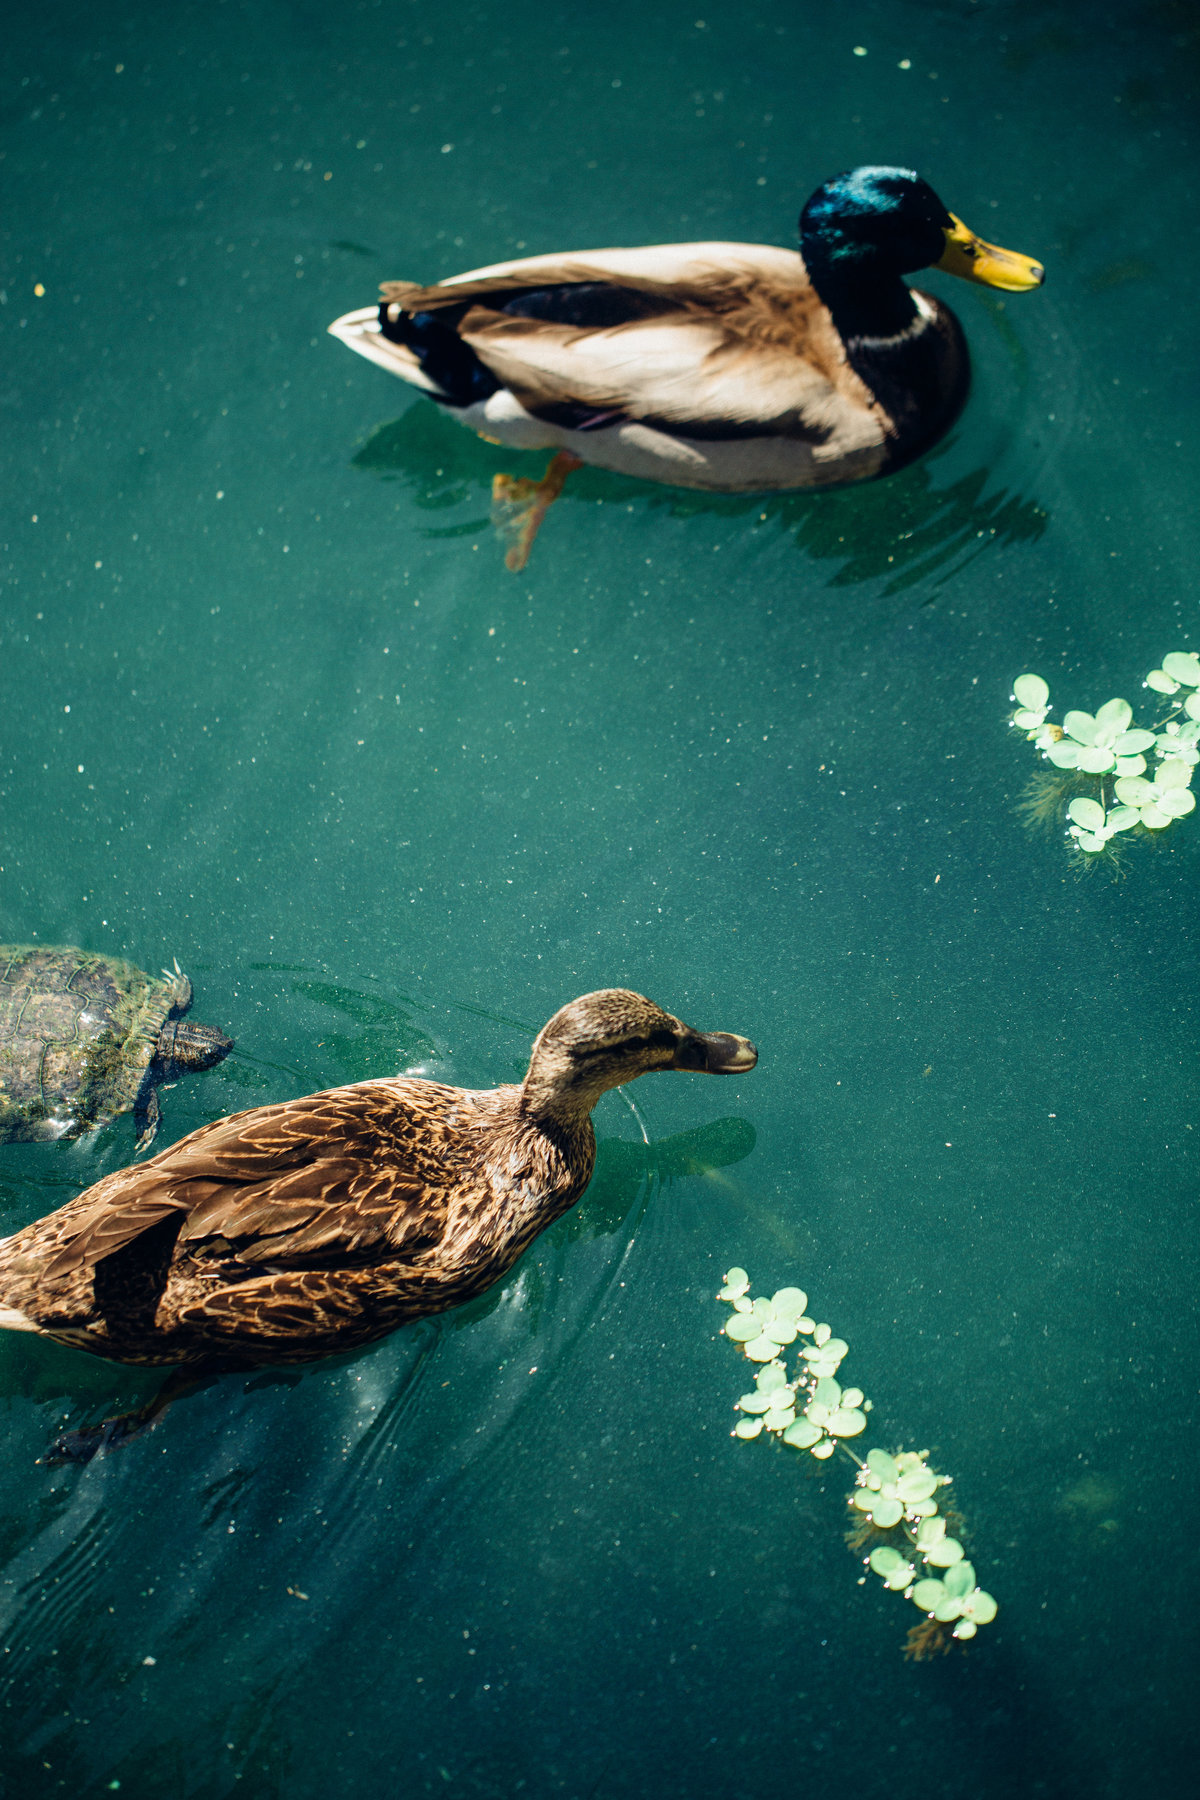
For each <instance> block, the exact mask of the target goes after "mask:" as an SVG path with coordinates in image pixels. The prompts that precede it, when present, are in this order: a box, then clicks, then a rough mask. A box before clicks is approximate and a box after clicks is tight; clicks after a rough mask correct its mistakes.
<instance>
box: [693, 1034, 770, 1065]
mask: <svg viewBox="0 0 1200 1800" xmlns="http://www.w3.org/2000/svg"><path fill="white" fill-rule="evenodd" d="M757 1061H758V1051H757V1050H756V1049H755V1048H754V1045H753V1044H752V1043H751V1042H750V1039H749V1038H744V1037H734V1036H733V1034H732V1032H728V1031H708V1032H703V1031H698V1032H697V1033H696V1034H695V1036H694V1037H689V1038H686V1039H685V1040H684V1042H683V1043H682V1044H680V1046H679V1049H678V1050H677V1051H676V1053H675V1067H676V1068H677V1069H697V1070H702V1071H703V1072H704V1073H705V1074H707V1075H739V1074H742V1073H744V1072H745V1071H746V1070H747V1069H752V1068H753V1067H754V1065H755V1063H756V1062H757Z"/></svg>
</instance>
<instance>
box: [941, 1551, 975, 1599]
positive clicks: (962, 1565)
mask: <svg viewBox="0 0 1200 1800" xmlns="http://www.w3.org/2000/svg"><path fill="white" fill-rule="evenodd" d="M942 1580H943V1581H944V1582H945V1584H946V1592H947V1593H948V1594H953V1595H954V1596H955V1598H956V1599H958V1600H961V1599H962V1597H963V1595H964V1594H969V1593H970V1592H971V1589H972V1588H973V1587H974V1586H975V1569H974V1566H973V1565H972V1564H971V1563H969V1562H968V1561H967V1559H966V1557H965V1556H964V1557H963V1559H962V1561H961V1562H956V1563H955V1564H954V1567H953V1568H951V1569H948V1570H947V1571H946V1573H945V1574H944V1575H943V1576H942Z"/></svg>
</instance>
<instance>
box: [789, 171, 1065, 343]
mask: <svg viewBox="0 0 1200 1800" xmlns="http://www.w3.org/2000/svg"><path fill="white" fill-rule="evenodd" d="M800 249H801V253H802V255H803V257H804V263H805V267H806V268H807V270H808V273H809V277H810V279H811V281H812V284H813V286H814V287H815V288H816V290H817V292H818V293H819V294H820V296H821V298H822V299H823V300H824V301H825V303H826V305H827V306H828V307H829V308H830V310H831V311H832V312H833V313H834V314H835V317H837V316H838V315H839V314H841V315H845V314H846V313H848V312H858V313H861V314H863V315H864V318H863V325H864V328H866V329H870V328H872V327H874V328H876V329H878V328H883V329H888V328H890V329H897V328H899V326H900V325H902V324H903V323H904V322H905V321H906V320H907V319H908V318H911V316H912V307H911V302H907V303H905V302H904V301H903V299H902V298H901V296H900V295H899V294H898V293H897V290H900V289H903V287H904V284H903V282H902V281H901V280H900V277H901V276H902V275H911V274H912V273H913V272H914V271H915V270H917V269H928V268H938V269H945V270H946V272H947V273H948V274H950V275H959V276H961V277H962V278H963V279H964V280H966V281H978V282H982V283H983V284H984V285H985V286H987V287H996V288H1005V289H1007V290H1008V291H1009V292H1012V293H1019V292H1022V291H1024V290H1025V289H1028V288H1035V287H1040V286H1041V284H1042V281H1043V279H1044V271H1043V269H1042V266H1041V264H1040V263H1036V262H1034V261H1033V260H1032V259H1031V258H1030V257H1028V256H1021V255H1018V254H1017V253H1016V252H1014V251H1012V250H1000V249H998V248H997V247H996V246H995V245H994V244H988V243H985V242H984V240H983V239H982V238H980V237H977V236H976V235H975V233H974V232H973V231H970V230H969V229H968V228H967V226H965V225H964V224H963V222H962V220H961V219H957V218H955V216H954V214H953V213H952V212H949V211H947V209H946V207H945V206H944V205H943V204H942V202H941V201H940V200H939V199H938V197H937V195H936V194H935V193H934V191H933V189H932V188H931V187H930V185H929V183H928V182H927V181H922V180H921V177H920V176H919V175H917V174H915V173H914V172H913V170H911V169H889V168H875V167H868V168H862V169H850V170H848V171H847V172H846V173H845V174H842V175H835V176H834V177H833V179H832V181H826V182H824V183H823V184H822V185H821V186H820V187H819V188H818V189H817V191H816V193H815V194H814V195H813V196H812V198H811V200H810V201H809V202H808V204H807V206H806V207H805V208H804V211H803V212H802V213H801V215H800ZM897 302H899V305H900V308H901V317H900V318H899V319H897V318H896V317H894V316H891V317H889V316H888V315H889V314H891V315H894V313H895V309H896V306H897Z"/></svg>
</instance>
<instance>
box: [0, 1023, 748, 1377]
mask: <svg viewBox="0 0 1200 1800" xmlns="http://www.w3.org/2000/svg"><path fill="white" fill-rule="evenodd" d="M756 1060H757V1052H756V1051H755V1050H754V1047H753V1045H751V1044H749V1043H748V1042H747V1041H746V1040H745V1039H744V1038H738V1037H731V1036H727V1035H725V1034H722V1033H714V1034H709V1035H704V1034H701V1033H699V1032H695V1031H693V1030H691V1029H690V1027H688V1026H686V1025H683V1024H681V1023H680V1021H679V1020H678V1019H675V1018H672V1017H671V1016H670V1015H669V1014H667V1013H664V1012H662V1011H661V1009H660V1008H658V1007H657V1006H655V1005H654V1004H653V1003H652V1002H651V1001H649V1000H646V999H644V998H643V997H642V996H641V995H638V994H633V993H629V992H627V991H625V990H624V989H619V988H611V989H604V990H602V991H601V992H599V993H596V994H588V995H585V996H584V997H583V998H582V999H580V1000H576V1001H573V1002H572V1003H571V1005H569V1006H565V1007H563V1008H562V1010H561V1011H560V1012H558V1013H556V1014H555V1015H554V1017H553V1018H552V1019H551V1020H550V1022H549V1024H548V1025H546V1026H545V1028H544V1029H543V1030H542V1031H541V1033H540V1034H539V1036H538V1038H537V1041H536V1042H535V1044H534V1047H533V1054H532V1057H531V1060H530V1064H529V1071H528V1074H527V1075H526V1077H525V1080H524V1082H523V1083H522V1085H521V1086H519V1087H517V1086H511V1087H500V1088H493V1089H488V1090H484V1091H472V1090H469V1089H464V1088H454V1087H447V1086H444V1085H442V1084H441V1083H438V1082H432V1081H421V1080H415V1079H406V1078H403V1077H400V1078H396V1079H394V1080H383V1081H362V1082H357V1083H355V1084H354V1085H352V1086H349V1087H343V1088H332V1089H329V1090H327V1091H326V1092H324V1093H319V1094H310V1095H307V1096H305V1097H304V1098H302V1099H298V1100H290V1101H286V1102H284V1103H283V1104H281V1105H277V1106H264V1107H257V1108H255V1109H254V1110H253V1111H250V1112H244V1113H235V1114H234V1115H232V1116H231V1117H230V1118H226V1119H220V1120H218V1121H217V1122H216V1123H215V1124H212V1125H205V1126H202V1127H201V1128H200V1130H199V1131H194V1132H192V1133H191V1134H190V1135H189V1136H188V1137H186V1138H183V1139H182V1140H181V1141H180V1142H179V1143H177V1144H174V1145H172V1146H171V1148H170V1149H169V1150H164V1151H163V1152H162V1154H161V1155H159V1156H156V1157H154V1158H152V1159H151V1160H150V1161H149V1162H145V1163H142V1164H140V1165H138V1166H136V1167H132V1168H127V1169H121V1170H119V1171H118V1172H117V1173H116V1174H113V1175H109V1176H106V1177H105V1179H104V1180H103V1181H99V1182H97V1183H96V1184H95V1186H94V1187H90V1188H88V1189H87V1190H86V1192H84V1193H82V1194H80V1195H79V1196H78V1198H77V1199H75V1200H72V1201H70V1202H68V1204H67V1205H66V1206H63V1207H61V1208H60V1209H59V1210H58V1211H57V1212H55V1213H52V1214H50V1216H49V1217H48V1218H45V1219H40V1220H37V1221H36V1222H35V1223H34V1224H32V1225H28V1226H26V1228H25V1229H24V1230H23V1231H20V1232H18V1233H17V1234H16V1235H15V1236H14V1237H11V1238H8V1239H5V1240H3V1241H0V1325H4V1326H7V1327H9V1328H10V1329H17V1330H28V1331H35V1332H39V1333H41V1334H42V1335H44V1336H47V1337H52V1338H56V1339H58V1340H59V1341H60V1342H63V1343H67V1344H73V1345H77V1346H78V1347H80V1348H81V1349H86V1350H90V1351H93V1352H95V1353H96V1354H97V1355H100V1356H107V1357H111V1358H113V1359H115V1360H116V1361H119V1362H129V1363H145V1364H184V1365H191V1366H197V1365H204V1364H209V1365H211V1364H214V1363H219V1364H224V1365H226V1366H230V1365H239V1364H240V1365H252V1364H254V1363H288V1362H304V1361H308V1360H310V1359H311V1358H313V1357H319V1356H325V1355H328V1354H330V1353H332V1352H334V1351H341V1350H350V1349H354V1348H356V1347H357V1346H358V1345H361V1344H366V1343H370V1342H371V1341H372V1340H373V1339H376V1338H379V1337H382V1336H383V1335H384V1334H385V1333H386V1332H389V1331H391V1330H393V1329H394V1328H395V1327H396V1326H397V1325H401V1324H403V1323H404V1322H405V1321H406V1320H408V1319H413V1318H419V1317H422V1316H424V1315H426V1314H429V1313H436V1312H442V1311H444V1310H445V1308H447V1307H449V1306H456V1305H458V1304H459V1303H461V1302H462V1301H464V1300H469V1299H471V1298H472V1297H473V1296H474V1295H476V1294H478V1293H481V1292H482V1291H483V1290H484V1289H485V1288H488V1287H490V1286H491V1284H492V1283H493V1282H494V1281H496V1280H497V1279H498V1278H499V1277H500V1276H501V1275H503V1274H504V1273H505V1271H506V1270H507V1269H509V1268H510V1267H511V1266H512V1264H513V1263H514V1262H515V1261H516V1259H517V1257H518V1256H520V1254H521V1252H522V1251H523V1250H524V1249H525V1247H526V1245H527V1244H528V1243H529V1242H530V1241H531V1239H533V1238H534V1237H536V1235H537V1234H538V1233H539V1232H541V1231H544V1230H545V1229H546V1227H547V1226H548V1225H550V1224H552V1223H553V1222H554V1220H555V1219H557V1218H558V1217H560V1215H561V1214H562V1213H564V1212H565V1211H566V1210H567V1208H568V1207H570V1206H573V1205H574V1203H575V1201H576V1200H578V1199H579V1197H580V1195H581V1194H582V1193H583V1191H584V1189H585V1187H586V1186H587V1184H588V1181H589V1179H590V1177H591V1173H592V1165H593V1162H594V1160H595V1138H594V1136H593V1132H592V1125H591V1118H590V1113H591V1109H592V1107H593V1106H594V1105H595V1103H596V1101H597V1100H598V1099H599V1098H600V1096H601V1094H603V1093H604V1092H605V1091H606V1090H607V1089H609V1088H612V1087H615V1086H617V1085H618V1084H620V1083H622V1082H626V1081H629V1080H632V1079H633V1078H634V1077H635V1076H637V1075H640V1074H644V1073H645V1072H647V1071H648V1070H651V1069H697V1070H706V1071H708V1072H709V1073H712V1074H728V1073H733V1072H735V1071H740V1070H747V1069H751V1068H753V1067H754V1064H755V1061H756Z"/></svg>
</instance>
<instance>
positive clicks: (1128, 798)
mask: <svg viewBox="0 0 1200 1800" xmlns="http://www.w3.org/2000/svg"><path fill="white" fill-rule="evenodd" d="M1142 685H1143V687H1146V688H1149V689H1150V690H1151V691H1152V692H1153V693H1156V694H1159V695H1161V696H1162V697H1163V698H1164V699H1169V700H1170V701H1171V705H1170V706H1169V707H1168V709H1167V712H1166V716H1165V717H1164V718H1161V719H1159V720H1158V722H1157V723H1156V724H1155V725H1153V726H1152V727H1151V728H1150V729H1148V730H1147V729H1143V728H1142V727H1140V726H1136V725H1135V724H1134V722H1133V708H1132V707H1131V706H1130V704H1129V702H1128V700H1121V699H1113V700H1108V701H1106V702H1105V704H1104V705H1103V706H1101V707H1100V708H1099V709H1098V710H1097V711H1096V712H1095V713H1087V712H1069V713H1066V714H1065V715H1064V717H1063V722H1062V724H1061V725H1054V724H1051V723H1050V722H1049V717H1048V715H1049V713H1050V710H1051V709H1050V689H1049V688H1048V687H1047V685H1046V683H1045V682H1044V681H1043V680H1042V677H1041V676H1040V675H1018V677H1017V679H1016V681H1014V683H1013V691H1012V698H1013V700H1015V701H1016V703H1017V707H1016V711H1015V712H1014V713H1013V714H1012V715H1011V723H1012V724H1013V725H1014V726H1016V728H1017V729H1018V730H1019V731H1023V732H1024V733H1025V735H1026V737H1027V738H1028V740H1029V742H1030V743H1032V744H1036V746H1037V748H1038V749H1039V750H1040V751H1041V752H1042V754H1043V756H1044V757H1045V759H1046V761H1047V762H1048V763H1050V764H1052V765H1053V767H1054V768H1055V769H1058V770H1061V771H1063V775H1062V777H1061V779H1060V781H1059V782H1057V783H1054V784H1053V786H1054V791H1055V794H1056V795H1057V797H1058V798H1059V799H1061V800H1062V801H1063V802H1064V803H1065V809H1066V817H1067V819H1068V820H1069V821H1070V822H1069V824H1068V825H1067V835H1068V837H1069V838H1070V839H1071V840H1072V846H1073V848H1074V849H1075V850H1076V851H1077V852H1079V853H1080V854H1081V855H1082V856H1083V858H1084V859H1085V860H1086V859H1087V858H1088V857H1093V856H1097V855H1099V854H1101V853H1102V852H1104V851H1109V853H1110V854H1111V852H1112V850H1113V849H1114V848H1115V846H1113V843H1112V840H1113V839H1114V838H1116V837H1117V836H1118V834H1119V833H1123V832H1130V831H1132V832H1138V831H1162V830H1164V829H1165V828H1166V827H1167V826H1168V825H1170V824H1172V823H1173V822H1174V821H1175V820H1176V819H1182V818H1185V817H1186V816H1187V814H1188V813H1190V812H1192V811H1194V809H1195V805H1196V796H1195V795H1194V794H1193V793H1192V791H1191V782H1192V772H1193V770H1194V769H1195V767H1196V765H1197V763H1198V762H1200V656H1197V655H1196V653H1195V652H1194V651H1191V650H1187V651H1185V650H1173V651H1172V652H1171V654H1170V655H1169V656H1164V657H1163V660H1162V667H1161V668H1160V669H1151V670H1150V673H1149V674H1148V675H1147V676H1146V679H1145V681H1144V682H1143V684H1142ZM1180 695H1182V698H1178V697H1177V696H1180ZM1148 755H1152V756H1154V757H1155V758H1156V759H1157V766H1156V767H1155V768H1154V769H1153V770H1150V767H1149V764H1148V763H1147V761H1146V758H1147V756H1148ZM1087 789H1090V790H1091V791H1090V792H1087V791H1081V790H1087ZM1072 793H1073V798H1069V799H1068V795H1069V794H1072ZM1031 810H1032V811H1034V812H1036V811H1037V810H1038V806H1037V802H1036V798H1035V803H1034V805H1033V807H1032V808H1031Z"/></svg>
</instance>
